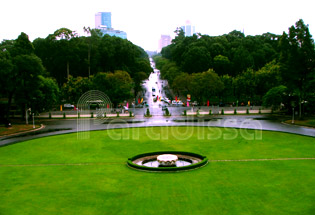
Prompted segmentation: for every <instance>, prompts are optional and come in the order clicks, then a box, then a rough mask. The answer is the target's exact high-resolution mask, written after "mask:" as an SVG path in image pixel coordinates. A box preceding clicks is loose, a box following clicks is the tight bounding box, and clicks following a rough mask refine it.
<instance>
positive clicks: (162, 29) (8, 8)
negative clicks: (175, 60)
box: [0, 0, 315, 51]
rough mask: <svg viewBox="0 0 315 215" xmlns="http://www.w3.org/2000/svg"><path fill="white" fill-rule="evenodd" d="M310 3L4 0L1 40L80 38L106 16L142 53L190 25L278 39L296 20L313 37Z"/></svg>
mask: <svg viewBox="0 0 315 215" xmlns="http://www.w3.org/2000/svg"><path fill="white" fill-rule="evenodd" d="M314 5H315V3H312V2H311V1H308V0H300V1H299V4H296V1H293V0H289V1H282V0H280V1H271V0H266V1H264V2H253V1H249V0H240V1H237V2H236V1H231V0H227V1H224V2H222V1H216V0H212V1H205V0H200V1H198V2H196V3H194V4H192V3H191V1H185V0H183V1H177V0H174V1H165V0H161V1H159V2H158V3H157V2H155V1H145V0H134V1H124V0H121V1H113V0H108V1H106V2H104V1H101V0H92V1H91V2H90V4H86V2H85V1H80V0H78V1H73V0H69V1H61V0H56V1H55V2H54V4H43V3H42V1H39V0H29V1H22V0H11V1H5V2H4V3H3V4H2V8H5V10H3V11H2V12H1V14H0V19H1V20H2V21H1V24H0V27H1V28H0V29H1V31H0V41H2V40H3V39H16V38H17V37H18V35H19V34H20V33H21V32H25V33H26V34H28V35H29V38H30V40H31V41H32V40H34V39H36V38H38V37H41V38H46V37H47V36H48V35H49V34H52V33H53V32H54V31H55V30H57V29H59V28H63V27H65V28H69V29H70V30H73V31H76V32H77V33H78V34H79V35H81V36H84V32H83V27H91V28H93V27H94V26H95V13H97V12H99V11H109V12H111V14H112V26H114V27H115V29H122V30H123V31H125V32H127V33H128V40H130V41H131V42H133V43H134V44H136V45H138V46H141V47H142V48H143V49H145V50H151V51H154V50H158V41H159V39H160V37H161V35H171V37H172V38H173V37H174V35H175V34H174V31H175V30H176V28H177V27H181V26H183V24H185V22H186V20H190V21H191V22H192V23H193V25H194V26H196V33H201V34H207V35H210V36H218V35H223V34H227V33H229V32H231V31H233V30H239V31H243V30H244V31H245V35H259V34H263V33H266V32H270V33H274V34H282V32H283V31H285V32H288V28H289V27H290V26H292V25H294V24H295V22H296V21H298V20H299V19H303V20H304V22H305V23H306V24H308V25H309V29H310V33H311V34H312V36H314V35H315V15H314V13H313V6H314Z"/></svg>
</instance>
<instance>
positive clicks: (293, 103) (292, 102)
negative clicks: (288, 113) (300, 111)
mask: <svg viewBox="0 0 315 215" xmlns="http://www.w3.org/2000/svg"><path fill="white" fill-rule="evenodd" d="M291 106H292V122H291V123H292V124H294V107H295V102H294V101H291Z"/></svg>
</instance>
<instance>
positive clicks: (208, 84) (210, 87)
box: [189, 69, 224, 103]
mask: <svg viewBox="0 0 315 215" xmlns="http://www.w3.org/2000/svg"><path fill="white" fill-rule="evenodd" d="M190 79H191V81H190V86H189V91H190V92H191V94H192V96H193V97H194V98H196V100H197V101H198V102H199V103H202V102H203V101H204V100H206V99H209V98H210V97H211V96H215V95H217V94H218V93H220V92H221V91H222V90H223V89H224V84H223V82H222V81H221V80H220V78H219V76H218V75H217V74H216V73H215V72H214V71H213V70H212V69H209V70H208V71H206V72H202V73H193V74H192V75H191V78H190Z"/></svg>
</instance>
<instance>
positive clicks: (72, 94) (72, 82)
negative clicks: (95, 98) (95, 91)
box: [61, 76, 92, 104]
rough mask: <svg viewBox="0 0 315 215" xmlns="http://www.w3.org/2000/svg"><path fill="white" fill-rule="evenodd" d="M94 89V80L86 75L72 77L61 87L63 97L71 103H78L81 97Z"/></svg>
mask: <svg viewBox="0 0 315 215" xmlns="http://www.w3.org/2000/svg"><path fill="white" fill-rule="evenodd" d="M91 89H92V81H91V79H89V78H85V77H76V78H74V77H72V76H70V77H69V79H68V81H67V82H66V83H64V84H63V86H62V88H61V94H62V98H63V99H64V100H65V101H66V102H67V103H70V104H77V103H78V101H79V99H80V97H81V96H82V95H83V94H84V93H86V92H87V91H89V90H91Z"/></svg>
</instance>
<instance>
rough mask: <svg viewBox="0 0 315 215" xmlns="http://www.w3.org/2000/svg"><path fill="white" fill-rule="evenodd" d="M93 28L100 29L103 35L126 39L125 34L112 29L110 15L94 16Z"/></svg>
mask: <svg viewBox="0 0 315 215" xmlns="http://www.w3.org/2000/svg"><path fill="white" fill-rule="evenodd" d="M95 28H96V29H100V30H101V32H102V33H103V34H108V35H110V36H116V37H120V38H122V39H127V33H126V32H124V31H120V30H115V29H114V28H112V13H111V12H98V13H96V14H95Z"/></svg>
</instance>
